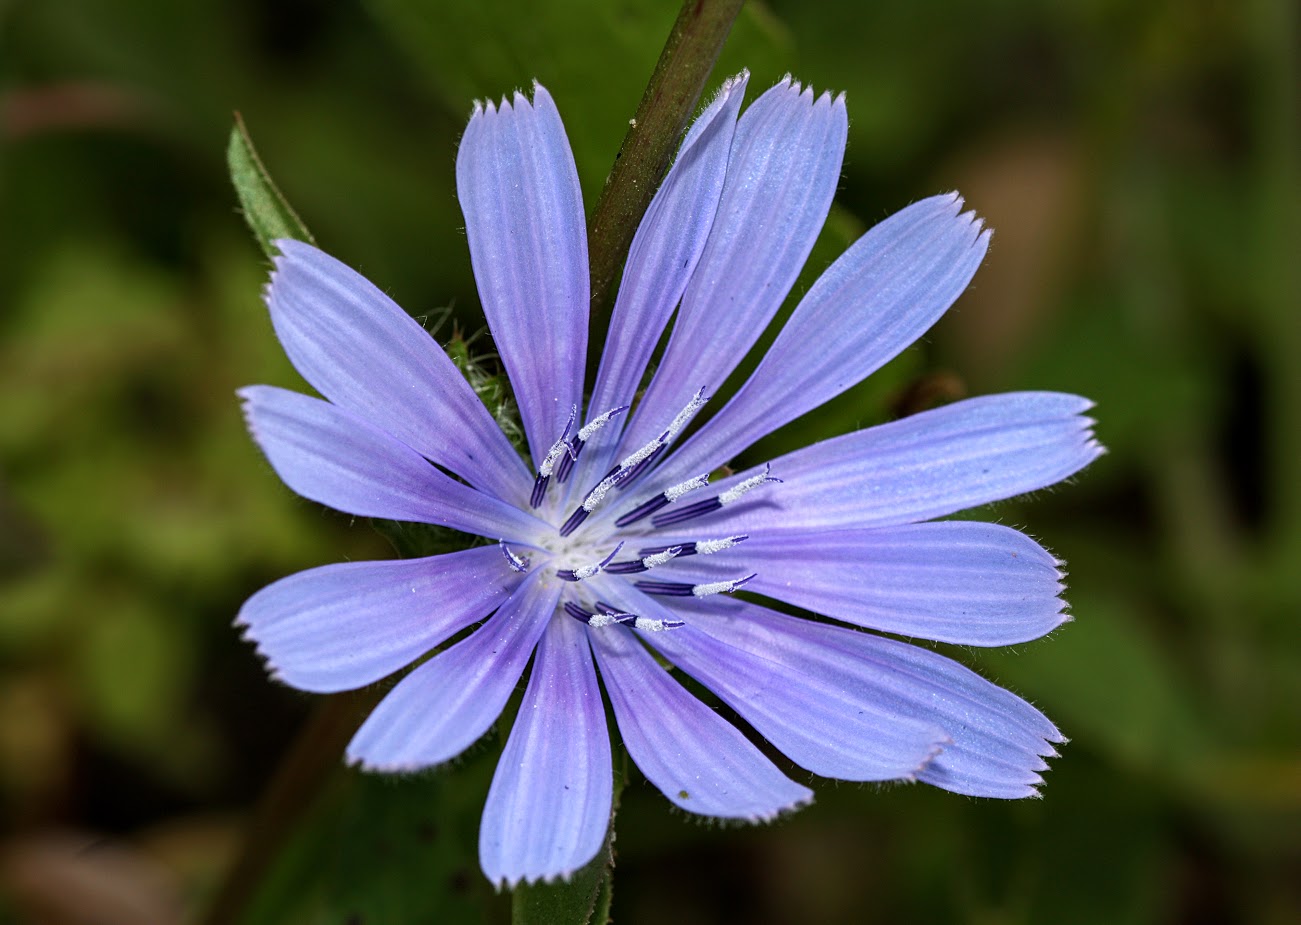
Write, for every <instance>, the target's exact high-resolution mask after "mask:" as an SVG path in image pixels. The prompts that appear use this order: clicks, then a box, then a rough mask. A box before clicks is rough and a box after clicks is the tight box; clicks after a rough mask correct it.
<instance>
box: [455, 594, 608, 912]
mask: <svg viewBox="0 0 1301 925" xmlns="http://www.w3.org/2000/svg"><path fill="white" fill-rule="evenodd" d="M613 777H614V771H613V766H612V764H611V761H610V735H609V732H608V730H607V729H606V725H605V707H604V706H603V705H602V703H601V689H600V688H599V687H598V686H597V683H596V671H595V670H594V669H593V668H592V655H591V652H590V651H588V646H587V638H586V636H585V635H584V630H583V627H582V626H581V625H580V624H579V623H578V621H576V620H570V619H567V618H564V617H561V618H558V619H555V620H552V621H551V623H550V624H549V625H548V627H547V631H546V633H545V634H544V635H543V637H542V642H541V644H540V645H539V646H538V654H537V658H536V659H535V661H534V662H533V674H532V677H531V678H530V679H529V687H528V691H527V692H526V693H525V694H524V700H523V702H522V703H521V704H520V710H519V716H518V717H517V718H516V720H515V726H514V728H513V729H511V733H510V739H508V740H507V742H506V749H505V750H504V751H503V752H502V755H501V761H500V762H499V763H498V765H497V773H496V774H495V775H494V776H493V779H492V788H491V789H490V790H489V791H488V802H487V805H486V806H484V809H483V823H482V825H480V827H479V863H480V864H481V865H482V866H483V872H484V873H485V874H487V875H488V879H489V880H491V881H492V882H493V883H494V884H497V885H499V886H507V887H514V886H515V885H516V884H518V883H520V882H521V881H535V880H551V879H554V878H556V877H562V878H568V877H569V876H570V875H571V874H573V873H574V871H576V870H578V868H580V867H582V866H583V865H584V864H586V863H587V862H588V861H590V860H592V858H593V857H595V856H596V852H597V851H599V850H600V848H601V844H602V842H604V840H605V831H606V829H607V828H608V827H609V824H610V808H611V798H612V789H613V788H612V784H613Z"/></svg>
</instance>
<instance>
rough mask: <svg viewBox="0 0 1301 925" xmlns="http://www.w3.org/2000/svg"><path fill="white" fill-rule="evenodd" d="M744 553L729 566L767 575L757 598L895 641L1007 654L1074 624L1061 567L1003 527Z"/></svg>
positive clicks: (963, 527) (821, 534)
mask: <svg viewBox="0 0 1301 925" xmlns="http://www.w3.org/2000/svg"><path fill="white" fill-rule="evenodd" d="M740 553H741V555H740V556H739V557H738V558H739V559H741V560H742V561H741V563H740V564H738V563H737V562H736V561H729V562H728V563H727V564H728V565H730V566H731V567H732V568H733V569H736V568H742V569H745V570H746V571H752V572H757V573H758V575H757V576H756V577H755V578H754V580H753V581H751V582H750V583H749V584H748V585H746V590H747V591H754V592H756V593H758V594H765V595H768V596H769V597H773V598H776V599H777V600H780V601H785V602H786V603H788V604H794V605H795V606H796V607H804V608H807V609H809V610H812V611H815V612H817V613H821V614H825V615H826V616H828V617H834V618H835V619H837V620H844V621H846V622H848V623H856V624H858V625H859V626H866V627H870V628H871V629H878V630H884V631H885V632H887V633H898V634H900V635H902V636H914V637H918V638H921V639H935V640H939V641H940V642H955V643H960V644H963V645H972V646H1005V645H1012V644H1013V643H1018V642H1026V641H1028V640H1031V639H1038V638H1039V637H1040V636H1042V635H1044V634H1045V633H1048V632H1051V631H1052V630H1054V629H1056V628H1057V627H1058V626H1060V625H1061V624H1062V623H1065V622H1066V621H1067V620H1069V619H1070V618H1069V617H1068V616H1067V615H1066V614H1064V613H1063V612H1062V611H1063V609H1064V608H1065V606H1066V605H1065V603H1064V602H1063V601H1062V599H1061V596H1060V595H1061V593H1062V590H1063V587H1064V585H1063V584H1062V577H1063V575H1062V572H1061V570H1060V566H1061V563H1060V562H1058V561H1057V560H1056V559H1055V558H1053V556H1052V555H1051V554H1049V553H1048V551H1047V550H1045V549H1044V548H1043V547H1042V546H1040V545H1039V544H1038V543H1036V542H1035V541H1034V540H1032V539H1030V537H1028V536H1026V535H1025V534H1024V533H1020V532H1018V531H1016V530H1013V529H1011V528H1010V527H1004V526H1000V525H998V524H986V523H976V522H972V521H943V522H940V523H925V524H913V525H911V526H905V527H884V528H881V529H878V530H828V531H818V532H813V533H802V532H797V531H778V530H773V531H765V532H763V533H760V534H755V535H753V536H751V537H750V538H749V539H748V540H746V542H745V543H744V545H743V546H741V547H740ZM689 567H690V568H699V566H698V565H697V564H696V563H695V562H692V563H691V566H689ZM684 570H685V568H684Z"/></svg>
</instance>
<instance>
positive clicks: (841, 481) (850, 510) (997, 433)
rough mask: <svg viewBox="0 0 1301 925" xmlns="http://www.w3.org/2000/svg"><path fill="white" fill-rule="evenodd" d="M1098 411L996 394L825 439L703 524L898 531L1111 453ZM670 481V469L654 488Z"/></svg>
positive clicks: (1083, 403)
mask: <svg viewBox="0 0 1301 925" xmlns="http://www.w3.org/2000/svg"><path fill="white" fill-rule="evenodd" d="M1091 405H1092V402H1090V401H1088V400H1087V399H1083V398H1079V397H1077V396H1074V395H1064V394H1061V393H1057V392H1013V393H1009V394H1006V395H989V396H985V397H981V398H971V399H967V400H966V401H960V402H955V403H953V404H951V405H946V406H944V407H942V408H936V409H934V410H932V411H923V412H921V413H920V414H914V415H912V416H910V417H906V418H903V419H902V420H898V421H892V422H891V423H889V424H882V425H880V426H878V427H869V428H867V429H865V430H860V431H857V432H855V433H852V434H846V435H845V436H843V437H835V438H833V439H831V440H825V441H823V442H821V443H816V444H814V445H813V446H809V447H805V448H803V449H801V450H796V451H795V452H793V453H789V454H787V455H786V456H782V457H780V458H778V459H775V460H773V461H772V463H771V466H772V474H773V476H775V477H777V478H780V479H781V480H782V482H781V484H780V485H776V484H774V485H771V486H769V487H768V488H767V489H765V490H764V491H754V492H751V493H749V494H747V495H745V496H744V497H743V498H742V499H741V500H740V501H738V502H736V503H735V504H734V505H730V506H728V507H726V508H723V509H722V510H720V511H719V512H718V513H717V514H714V515H710V519H709V520H708V521H701V523H702V524H704V523H708V527H707V528H706V529H709V530H711V531H721V532H723V533H748V532H751V531H755V530H761V529H766V528H769V527H776V528H791V529H794V528H799V529H805V530H822V529H832V528H857V527H881V526H894V525H898V524H907V523H915V522H917V521H919V520H929V519H931V518H933V517H943V516H945V515H948V514H952V513H955V512H956V511H961V510H965V509H966V508H971V507H976V506H978V505H982V504H988V503H990V502H993V501H1001V500H1003V499H1004V498H1010V497H1012V496H1014V495H1019V494H1024V493H1025V492H1029V491H1035V490H1038V489H1040V488H1045V487H1047V486H1049V485H1052V484H1054V483H1056V482H1059V481H1061V480H1062V479H1064V478H1068V477H1070V476H1071V475H1074V474H1075V473H1076V472H1078V471H1079V470H1080V469H1082V468H1084V467H1085V466H1086V465H1088V464H1089V463H1090V462H1092V461H1093V460H1094V459H1096V458H1097V457H1098V456H1099V455H1100V454H1101V453H1102V452H1103V450H1102V447H1101V446H1099V445H1098V442H1097V441H1096V440H1095V439H1094V437H1093V430H1092V427H1093V421H1092V420H1091V419H1090V418H1087V417H1085V416H1084V414H1083V412H1084V411H1086V410H1087V409H1088V408H1089V407H1091ZM684 449H685V447H684ZM762 471H764V467H755V468H753V469H750V470H748V471H746V472H742V473H740V474H738V475H736V476H733V477H732V478H729V479H726V480H723V481H720V482H718V483H716V484H715V485H714V486H713V490H715V491H719V492H722V491H726V490H727V489H728V488H730V487H731V486H732V485H735V484H737V483H739V482H741V481H744V480H745V479H747V478H750V477H751V476H754V475H757V474H759V473H761V472H762ZM666 478H671V473H663V474H662V475H661V474H657V476H656V480H655V482H656V483H659V482H661V481H663V480H664V479H666ZM651 487H654V486H653V485H648V488H651Z"/></svg>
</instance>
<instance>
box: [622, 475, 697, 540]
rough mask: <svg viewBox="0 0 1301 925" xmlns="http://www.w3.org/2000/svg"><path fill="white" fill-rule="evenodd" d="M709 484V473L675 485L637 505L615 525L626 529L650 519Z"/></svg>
mask: <svg viewBox="0 0 1301 925" xmlns="http://www.w3.org/2000/svg"><path fill="white" fill-rule="evenodd" d="M708 484H709V473H708V472H706V473H705V474H704V475H698V476H696V477H695V478H694V479H688V480H687V481H685V482H682V483H681V484H678V485H674V486H673V487H672V488H666V489H665V490H664V491H662V492H660V493H659V494H658V495H656V496H655V497H653V498H651V499H650V500H649V501H643V502H642V503H641V504H639V505H637V506H636V507H635V508H633V509H632V510H631V511H629V512H628V513H627V514H624V515H623V516H622V517H620V518H619V519H618V520H616V521H615V522H614V525H615V526H616V527H626V526H628V525H629V524H635V523H636V522H637V521H639V520H641V519H642V518H644V517H649V516H650V515H651V514H654V513H655V512H656V511H658V510H659V509H660V508H662V507H665V506H666V505H669V504H672V503H673V502H674V501H676V500H678V499H679V498H681V497H682V496H683V495H685V494H686V493H687V492H689V491H694V490H695V489H697V488H704V487H705V486H706V485H708Z"/></svg>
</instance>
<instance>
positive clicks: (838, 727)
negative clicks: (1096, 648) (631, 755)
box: [594, 576, 948, 781]
mask: <svg viewBox="0 0 1301 925" xmlns="http://www.w3.org/2000/svg"><path fill="white" fill-rule="evenodd" d="M594 584H595V585H596V586H597V587H598V588H599V593H600V594H601V595H602V596H603V597H604V598H605V599H606V600H608V601H610V602H611V603H612V604H614V605H615V606H616V607H618V608H619V609H620V610H625V611H628V612H631V613H636V614H639V615H641V616H646V617H651V618H655V619H663V620H672V619H675V615H674V613H673V611H670V610H667V609H666V608H665V607H663V606H662V605H661V604H659V603H658V602H657V601H655V600H654V599H653V598H651V597H649V596H647V595H645V594H642V593H641V592H640V591H638V590H637V589H635V588H633V587H631V586H629V585H628V584H627V583H626V582H624V581H620V580H610V579H604V576H602V578H601V579H597V580H595V581H594ZM645 638H646V639H647V641H648V642H649V643H650V644H651V645H652V646H654V647H655V648H656V649H657V650H659V651H660V652H661V653H662V654H663V655H664V656H665V657H666V658H667V659H669V661H671V662H673V663H674V664H675V665H677V666H678V667H679V668H681V669H683V670H684V671H686V672H687V673H688V674H690V675H691V676H692V677H694V678H695V679H696V680H697V681H699V682H700V683H701V684H703V685H705V687H707V688H709V689H710V690H711V691H713V692H714V693H715V694H717V695H718V696H719V697H720V698H721V699H722V700H723V701H724V702H725V703H726V704H727V705H728V706H730V707H731V708H732V709H733V710H735V711H736V712H737V713H738V714H740V715H741V718H742V719H744V720H745V721H746V722H747V723H749V724H750V725H751V726H753V727H754V728H755V729H756V730H757V731H758V732H759V734H760V735H762V736H763V737H764V738H765V739H767V740H768V741H769V742H771V743H772V744H773V745H775V746H776V747H777V748H778V749H780V750H781V751H782V752H784V753H785V754H786V756H787V757H789V758H790V759H791V760H792V761H794V762H795V763H796V764H798V765H799V766H800V767H803V768H805V769H807V770H809V771H812V772H813V773H814V774H821V775H823V776H824V777H837V778H840V779H842V780H857V781H885V780H915V779H916V778H917V775H918V774H920V773H921V771H922V770H923V769H924V768H925V767H926V765H927V764H929V763H930V762H931V761H932V760H933V759H934V758H935V756H936V755H937V754H939V752H940V749H941V748H942V747H943V746H944V744H945V743H946V742H947V741H948V740H947V737H946V736H945V734H944V732H943V731H942V730H940V729H939V728H938V727H936V726H935V725H934V724H931V723H921V722H916V721H912V720H904V719H900V718H899V717H897V716H892V715H890V714H888V713H884V712H882V711H881V710H879V709H878V708H877V707H876V705H875V704H873V703H872V702H871V701H870V700H867V699H864V698H863V697H860V696H858V695H857V694H856V693H855V692H853V691H847V690H843V689H839V688H836V687H835V686H833V685H830V684H827V683H825V682H823V681H820V680H819V679H817V678H812V677H809V676H807V675H803V674H800V673H799V672H796V671H792V670H791V669H789V668H787V667H786V666H784V665H780V664H778V663H777V662H774V661H772V660H770V659H767V658H765V657H763V656H761V655H754V654H752V653H749V652H744V651H742V650H740V649H736V648H733V647H732V646H729V645H727V644H725V643H722V642H719V641H718V640H716V639H714V638H713V637H711V636H709V635H708V634H706V633H703V632H701V631H700V630H698V629H696V628H695V627H693V626H691V625H690V624H687V625H686V626H683V627H681V628H679V629H674V630H669V631H666V632H660V633H648V634H646V635H645Z"/></svg>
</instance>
